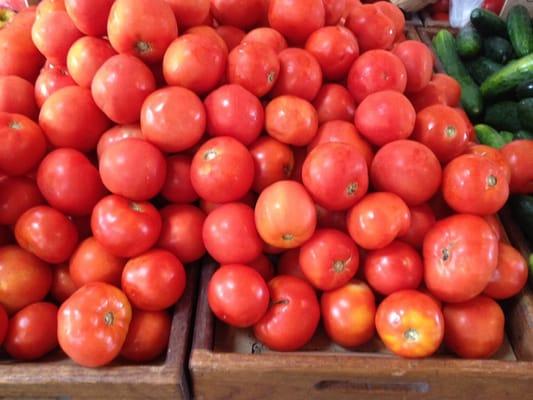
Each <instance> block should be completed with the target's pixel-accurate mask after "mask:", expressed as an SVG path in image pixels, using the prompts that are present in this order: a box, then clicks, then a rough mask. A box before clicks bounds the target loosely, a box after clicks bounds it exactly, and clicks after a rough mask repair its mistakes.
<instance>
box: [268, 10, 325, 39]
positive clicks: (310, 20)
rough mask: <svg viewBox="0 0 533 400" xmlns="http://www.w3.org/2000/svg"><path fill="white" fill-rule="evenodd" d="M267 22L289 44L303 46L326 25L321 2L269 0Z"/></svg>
mask: <svg viewBox="0 0 533 400" xmlns="http://www.w3.org/2000/svg"><path fill="white" fill-rule="evenodd" d="M268 22H269V23H270V26H271V27H272V28H274V29H275V30H277V31H279V32H280V33H281V34H282V35H283V36H285V37H286V38H287V40H288V41H289V42H290V43H293V44H303V43H305V41H306V39H307V38H308V37H309V35H311V34H312V33H313V32H314V31H316V30H317V29H320V28H321V27H323V26H324V25H325V23H326V10H325V7H324V3H323V1H322V0H270V4H269V8H268Z"/></svg>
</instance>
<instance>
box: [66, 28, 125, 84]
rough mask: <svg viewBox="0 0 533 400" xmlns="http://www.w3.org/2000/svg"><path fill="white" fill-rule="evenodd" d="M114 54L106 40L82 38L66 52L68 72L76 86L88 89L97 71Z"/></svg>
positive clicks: (89, 37)
mask: <svg viewBox="0 0 533 400" xmlns="http://www.w3.org/2000/svg"><path fill="white" fill-rule="evenodd" d="M116 54H117V53H116V52H115V50H113V48H112V47H111V45H110V44H109V42H108V41H107V40H104V39H100V38H96V37H91V36H84V37H82V38H81V39H78V40H77V41H76V42H74V44H73V45H72V46H71V47H70V49H69V51H68V54H67V68H68V72H69V74H70V76H71V77H72V79H74V81H75V82H76V83H77V84H78V85H80V86H81V87H86V88H90V87H91V83H92V81H93V78H94V75H95V74H96V72H97V71H98V69H99V68H100V67H101V66H102V65H103V64H104V63H105V62H106V61H107V60H108V59H110V58H111V57H113V56H114V55H116Z"/></svg>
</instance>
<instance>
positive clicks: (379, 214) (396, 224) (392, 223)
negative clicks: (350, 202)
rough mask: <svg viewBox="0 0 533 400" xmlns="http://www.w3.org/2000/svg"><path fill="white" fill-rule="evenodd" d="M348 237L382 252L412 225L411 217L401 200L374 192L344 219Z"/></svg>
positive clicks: (395, 196) (383, 193)
mask: <svg viewBox="0 0 533 400" xmlns="http://www.w3.org/2000/svg"><path fill="white" fill-rule="evenodd" d="M346 221H347V226H348V232H349V233H350V236H351V237H352V238H353V239H354V240H355V242H356V243H357V244H358V245H359V246H361V247H362V248H364V249H367V250H375V249H381V248H383V247H385V246H387V245H389V244H390V243H392V241H393V240H394V239H395V238H396V237H397V236H399V235H403V234H405V233H406V232H407V230H408V229H409V225H410V224H411V214H410V213H409V208H408V207H407V205H406V204H405V203H404V201H403V200H402V199H401V198H400V197H399V196H397V195H395V194H394V193H386V192H376V193H371V194H368V195H367V196H365V197H364V198H363V199H362V200H361V201H359V203H357V204H356V205H355V206H354V207H353V208H352V209H351V210H350V211H349V212H348V216H347V219H346Z"/></svg>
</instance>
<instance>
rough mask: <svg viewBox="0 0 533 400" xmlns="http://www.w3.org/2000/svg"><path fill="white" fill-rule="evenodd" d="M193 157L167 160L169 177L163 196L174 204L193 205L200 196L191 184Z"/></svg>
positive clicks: (177, 156)
mask: <svg viewBox="0 0 533 400" xmlns="http://www.w3.org/2000/svg"><path fill="white" fill-rule="evenodd" d="M191 163H192V157H190V156H186V155H175V156H171V157H168V158H167V177H166V180H165V184H164V185H163V188H162V189H161V195H162V196H163V197H164V198H165V199H167V200H168V201H171V202H173V203H192V202H193V201H195V200H197V199H198V194H197V193H196V191H195V190H194V188H193V187H192V183H191Z"/></svg>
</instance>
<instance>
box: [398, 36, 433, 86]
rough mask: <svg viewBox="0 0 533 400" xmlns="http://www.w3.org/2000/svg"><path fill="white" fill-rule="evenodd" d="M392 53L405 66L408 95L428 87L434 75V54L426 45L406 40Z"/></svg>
mask: <svg viewBox="0 0 533 400" xmlns="http://www.w3.org/2000/svg"><path fill="white" fill-rule="evenodd" d="M392 53H393V54H395V55H396V56H398V58H400V60H402V62H403V64H404V66H405V70H406V72H407V86H406V88H405V91H406V92H407V93H409V92H418V91H420V90H422V89H423V88H424V87H426V86H427V84H428V83H429V81H430V80H431V77H432V75H433V54H432V53H431V50H430V49H429V48H428V47H427V46H426V45H425V44H423V43H421V42H417V41H416V40H406V41H405V42H402V43H399V44H397V45H396V46H395V47H394V49H393V50H392Z"/></svg>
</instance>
